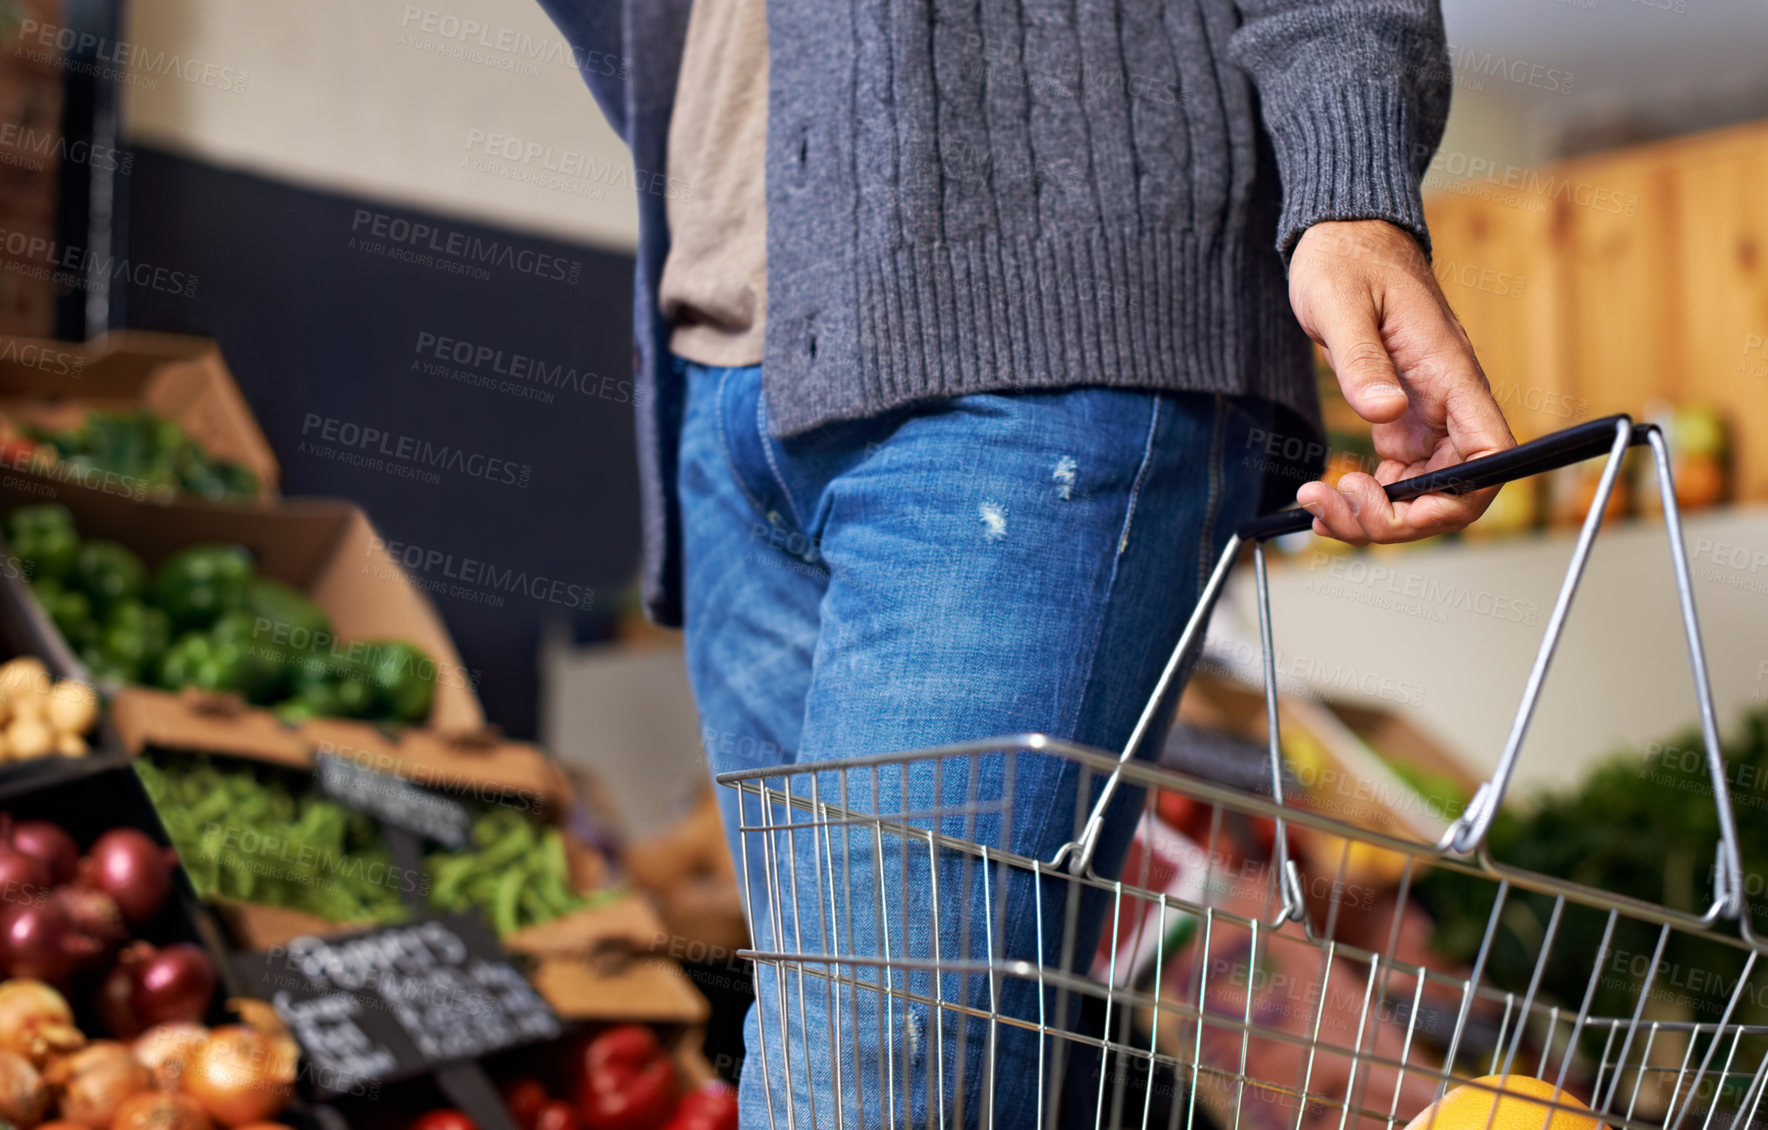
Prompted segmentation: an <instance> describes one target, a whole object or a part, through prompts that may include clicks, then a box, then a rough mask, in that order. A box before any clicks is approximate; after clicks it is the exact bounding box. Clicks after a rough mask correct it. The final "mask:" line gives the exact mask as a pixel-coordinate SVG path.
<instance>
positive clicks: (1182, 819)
mask: <svg viewBox="0 0 1768 1130" xmlns="http://www.w3.org/2000/svg"><path fill="white" fill-rule="evenodd" d="M1202 807H1203V806H1202V805H1200V804H1198V803H1197V802H1196V801H1195V800H1193V799H1192V798H1191V797H1188V796H1186V795H1185V794H1184V793H1169V792H1163V793H1161V794H1160V797H1159V799H1158V800H1156V801H1155V802H1154V811H1155V812H1156V813H1157V814H1158V815H1159V816H1160V818H1161V819H1162V820H1164V821H1166V822H1167V824H1168V825H1170V826H1171V827H1173V828H1176V829H1178V830H1179V831H1184V830H1185V829H1186V828H1188V827H1190V826H1191V821H1192V820H1193V819H1194V818H1195V817H1196V815H1197V810H1198V809H1200V808H1202Z"/></svg>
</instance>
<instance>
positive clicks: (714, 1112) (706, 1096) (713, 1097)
mask: <svg viewBox="0 0 1768 1130" xmlns="http://www.w3.org/2000/svg"><path fill="white" fill-rule="evenodd" d="M663 1130H737V1091H736V1088H734V1087H732V1086H731V1085H730V1084H729V1083H720V1082H718V1081H717V1080H714V1081H712V1082H710V1083H704V1084H702V1085H701V1086H700V1089H699V1090H697V1091H694V1092H693V1093H692V1094H690V1095H688V1096H687V1097H686V1098H684V1099H682V1100H681V1105H680V1106H678V1107H676V1108H675V1117H674V1118H671V1119H670V1120H669V1125H667V1126H665V1127H664V1128H663Z"/></svg>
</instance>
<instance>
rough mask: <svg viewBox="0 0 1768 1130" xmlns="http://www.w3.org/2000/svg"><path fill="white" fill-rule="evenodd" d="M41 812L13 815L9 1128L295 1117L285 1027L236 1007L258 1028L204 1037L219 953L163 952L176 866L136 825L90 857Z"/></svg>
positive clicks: (167, 1125)
mask: <svg viewBox="0 0 1768 1130" xmlns="http://www.w3.org/2000/svg"><path fill="white" fill-rule="evenodd" d="M28 807H29V805H28V803H27V804H25V805H18V804H15V805H14V812H13V813H11V814H0V890H3V891H4V892H5V894H6V897H5V899H4V902H3V903H0V976H3V977H4V978H5V980H4V981H0V1125H6V1126H9V1127H11V1128H13V1130H30V1128H31V1127H37V1126H43V1127H51V1128H55V1130H66V1128H68V1127H83V1128H85V1130H113V1128H114V1130H149V1128H153V1130H211V1128H213V1127H216V1126H222V1125H225V1126H240V1125H244V1124H246V1123H252V1122H263V1121H264V1120H266V1119H268V1118H270V1117H271V1116H273V1115H274V1114H276V1113H277V1112H278V1111H280V1110H281V1109H282V1108H283V1106H284V1105H286V1103H287V1102H288V1099H289V1097H290V1095H291V1094H292V1089H293V1082H294V1075H295V1064H296V1055H297V1051H296V1048H295V1045H294V1043H293V1041H292V1039H290V1037H289V1035H288V1033H287V1031H286V1030H285V1029H284V1028H283V1027H282V1025H281V1024H280V1022H278V1021H277V1020H276V1017H275V1013H274V1011H273V1010H270V1009H269V1008H268V1006H264V1005H261V1004H259V1003H258V1002H251V1001H239V1002H229V1003H230V1005H231V1006H232V1007H234V1008H235V1009H236V1011H238V1012H239V1014H240V1015H241V1016H242V1018H244V1020H245V1023H241V1024H229V1025H224V1026H222V1027H219V1028H215V1029H213V1030H210V1029H208V1028H206V1027H204V1020H205V1019H206V1018H207V1017H208V1016H209V1015H210V1014H211V1011H212V1009H213V1007H214V998H215V990H216V985H217V982H218V977H217V974H216V969H215V966H214V964H213V963H212V962H211V960H210V957H209V954H208V952H207V951H206V950H204V949H203V948H202V947H201V946H198V945H194V944H192V943H190V942H187V941H156V940H154V939H156V938H163V937H164V935H163V933H159V931H163V930H164V929H165V928H166V926H167V915H166V906H167V903H168V900H169V898H170V897H171V893H172V883H173V871H174V868H175V867H176V866H177V863H176V858H175V857H174V856H173V854H172V852H171V851H170V850H169V849H167V848H164V847H161V846H160V845H159V844H158V843H156V842H155V841H154V840H153V839H152V838H151V837H150V836H148V835H147V834H146V833H145V832H143V831H141V830H140V829H138V828H135V827H131V826H128V825H121V826H117V827H111V828H108V829H105V830H103V831H101V832H100V833H99V834H98V835H97V836H95V837H93V838H92V840H91V842H90V844H89V845H88V846H87V848H86V850H85V852H84V853H82V852H81V851H80V849H79V845H78V842H77V841H76V840H75V838H74V835H73V834H71V833H70V832H69V831H68V829H66V828H64V827H63V826H62V825H61V824H59V823H56V822H52V821H49V820H40V819H20V818H19V813H18V810H19V809H20V808H24V809H27V810H28ZM144 932H145V933H146V936H143V933H144Z"/></svg>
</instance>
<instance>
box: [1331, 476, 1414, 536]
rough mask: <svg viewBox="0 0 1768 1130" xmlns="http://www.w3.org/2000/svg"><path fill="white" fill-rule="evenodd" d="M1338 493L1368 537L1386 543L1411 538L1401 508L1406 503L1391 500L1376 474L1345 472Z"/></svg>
mask: <svg viewBox="0 0 1768 1130" xmlns="http://www.w3.org/2000/svg"><path fill="white" fill-rule="evenodd" d="M1338 494H1339V496H1340V497H1341V498H1343V499H1344V503H1345V507H1346V508H1347V509H1348V510H1349V511H1350V512H1351V514H1352V515H1353V516H1354V518H1355V520H1356V523H1357V527H1358V528H1359V529H1360V530H1362V531H1363V536H1364V538H1366V539H1367V540H1368V541H1371V542H1374V543H1376V544H1378V545H1385V544H1387V543H1389V542H1395V541H1406V540H1408V537H1407V534H1406V522H1405V519H1404V517H1402V516H1401V512H1400V510H1399V507H1401V506H1404V505H1405V504H1404V503H1395V502H1393V501H1391V500H1389V498H1388V497H1387V491H1386V490H1384V489H1383V488H1382V485H1381V484H1380V483H1379V482H1376V481H1375V476H1373V475H1368V474H1364V473H1363V472H1362V471H1352V472H1350V473H1349V474H1347V475H1342V476H1340V477H1339V480H1338Z"/></svg>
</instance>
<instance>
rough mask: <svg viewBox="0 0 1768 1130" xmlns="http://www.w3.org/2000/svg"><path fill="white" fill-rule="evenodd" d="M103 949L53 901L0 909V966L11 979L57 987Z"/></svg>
mask: <svg viewBox="0 0 1768 1130" xmlns="http://www.w3.org/2000/svg"><path fill="white" fill-rule="evenodd" d="M102 949H103V946H102V945H101V944H100V943H98V942H96V941H94V940H93V939H91V938H88V937H86V936H84V935H83V934H80V933H79V932H77V931H76V930H75V929H74V924H73V920H72V919H70V918H69V917H68V914H67V911H65V910H63V909H62V908H61V904H60V903H57V902H55V901H53V900H47V899H46V900H44V901H42V902H33V903H25V904H22V905H19V904H15V905H12V906H7V907H4V908H0V966H4V967H5V969H6V971H7V973H9V974H11V975H12V976H13V977H24V978H31V979H35V980H38V981H47V982H49V983H50V984H52V985H55V984H60V983H62V982H63V981H66V980H67V977H68V974H70V973H72V972H73V971H74V967H75V966H77V965H79V964H81V963H82V962H85V961H89V960H91V959H92V957H94V956H95V955H96V954H97V952H98V951H100V950H102Z"/></svg>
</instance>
